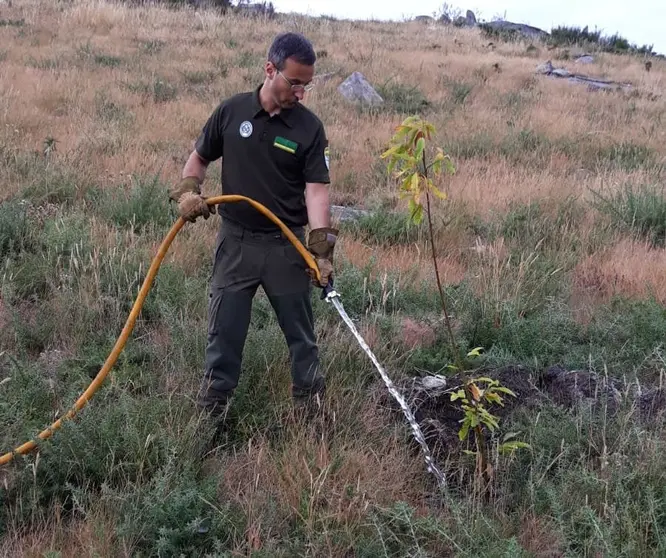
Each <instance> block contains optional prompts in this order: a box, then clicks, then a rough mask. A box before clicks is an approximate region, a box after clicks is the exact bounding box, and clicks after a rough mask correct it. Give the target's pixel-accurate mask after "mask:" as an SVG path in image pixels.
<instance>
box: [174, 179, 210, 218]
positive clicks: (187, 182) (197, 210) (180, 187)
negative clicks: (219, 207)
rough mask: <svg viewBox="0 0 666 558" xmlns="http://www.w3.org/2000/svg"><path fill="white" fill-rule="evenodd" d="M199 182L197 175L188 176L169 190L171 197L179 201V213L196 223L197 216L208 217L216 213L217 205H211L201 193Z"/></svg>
mask: <svg viewBox="0 0 666 558" xmlns="http://www.w3.org/2000/svg"><path fill="white" fill-rule="evenodd" d="M199 183H200V181H199V179H198V178H197V177H195V176H188V177H185V178H183V179H182V180H181V181H180V182H179V183H178V184H177V185H175V186H174V187H173V188H171V190H170V191H169V198H171V199H172V200H174V201H175V202H177V203H178V214H179V215H180V216H181V217H182V218H183V219H185V220H186V221H189V222H190V223H194V221H196V219H197V217H200V216H203V218H204V219H208V217H210V214H211V213H215V206H214V205H210V206H209V205H208V204H207V203H206V200H205V199H204V198H203V196H202V195H201V188H200V186H199Z"/></svg>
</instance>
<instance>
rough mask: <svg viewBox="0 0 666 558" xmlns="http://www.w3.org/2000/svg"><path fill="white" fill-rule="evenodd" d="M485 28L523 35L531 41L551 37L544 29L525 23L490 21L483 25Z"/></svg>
mask: <svg viewBox="0 0 666 558" xmlns="http://www.w3.org/2000/svg"><path fill="white" fill-rule="evenodd" d="M483 27H485V28H488V29H492V30H493V31H499V32H502V31H503V32H505V33H515V34H519V35H523V36H525V37H528V38H530V39H542V38H543V37H549V36H550V34H549V33H548V32H546V31H544V30H543V29H539V28H538V27H532V26H531V25H527V24H525V23H513V22H511V21H504V20H497V21H489V22H487V23H484V24H483Z"/></svg>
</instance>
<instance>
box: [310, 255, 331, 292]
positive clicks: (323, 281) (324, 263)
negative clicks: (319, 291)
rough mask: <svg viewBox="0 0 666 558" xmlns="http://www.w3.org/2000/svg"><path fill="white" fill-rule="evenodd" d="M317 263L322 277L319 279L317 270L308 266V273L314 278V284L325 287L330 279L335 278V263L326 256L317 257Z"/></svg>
mask: <svg viewBox="0 0 666 558" xmlns="http://www.w3.org/2000/svg"><path fill="white" fill-rule="evenodd" d="M315 263H316V264H317V268H318V269H319V275H320V277H321V278H320V279H319V281H317V275H316V274H315V272H314V271H313V270H312V269H310V268H308V273H309V275H310V278H311V279H312V284H313V285H315V286H316V287H325V286H326V285H328V283H329V281H330V280H331V279H333V263H332V262H331V260H328V259H326V258H315Z"/></svg>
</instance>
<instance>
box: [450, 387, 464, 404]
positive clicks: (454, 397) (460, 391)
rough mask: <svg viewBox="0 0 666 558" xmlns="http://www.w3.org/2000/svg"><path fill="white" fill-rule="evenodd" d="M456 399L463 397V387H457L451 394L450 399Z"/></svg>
mask: <svg viewBox="0 0 666 558" xmlns="http://www.w3.org/2000/svg"><path fill="white" fill-rule="evenodd" d="M456 399H465V400H466V398H465V390H464V389H459V390H458V391H457V392H456V393H452V394H451V401H455V400H456Z"/></svg>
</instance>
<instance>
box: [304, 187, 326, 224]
mask: <svg viewBox="0 0 666 558" xmlns="http://www.w3.org/2000/svg"><path fill="white" fill-rule="evenodd" d="M305 203H306V206H307V210H308V222H309V224H310V228H311V229H320V228H323V227H330V226H331V206H330V203H329V197H328V185H326V184H308V185H307V189H306V191H305Z"/></svg>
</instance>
